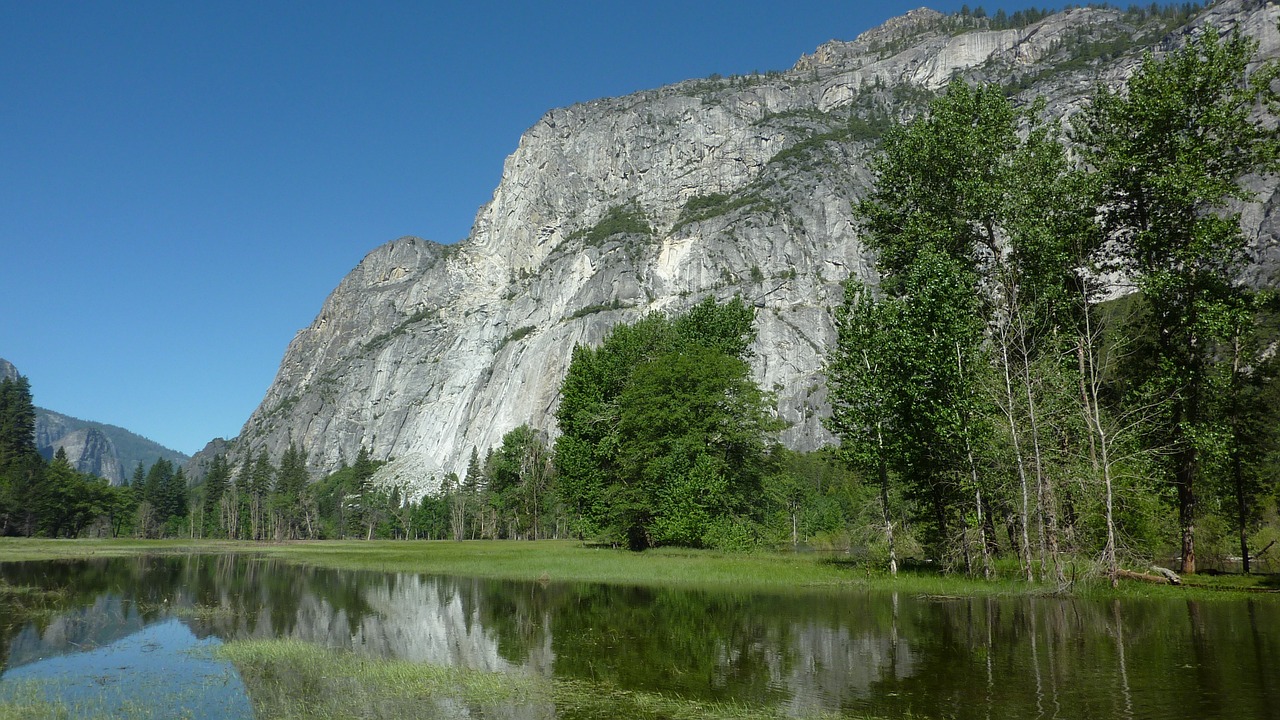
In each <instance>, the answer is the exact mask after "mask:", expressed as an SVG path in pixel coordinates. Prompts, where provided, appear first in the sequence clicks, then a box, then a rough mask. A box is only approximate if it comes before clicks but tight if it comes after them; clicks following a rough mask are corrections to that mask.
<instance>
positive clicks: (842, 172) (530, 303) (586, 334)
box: [236, 0, 1280, 492]
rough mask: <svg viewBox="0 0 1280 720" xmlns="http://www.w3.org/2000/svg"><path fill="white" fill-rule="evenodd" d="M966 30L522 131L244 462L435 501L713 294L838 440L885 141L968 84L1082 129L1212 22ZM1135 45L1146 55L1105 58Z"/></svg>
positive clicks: (321, 344) (275, 402)
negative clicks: (453, 235)
mask: <svg viewBox="0 0 1280 720" xmlns="http://www.w3.org/2000/svg"><path fill="white" fill-rule="evenodd" d="M1278 12H1280V11H1277V8H1276V6H1275V5H1274V4H1271V3H1264V2H1257V1H1256V0H1254V1H1251V0H1229V1H1227V2H1222V3H1219V4H1218V5H1216V6H1215V7H1214V8H1212V9H1211V10H1210V11H1208V12H1207V13H1206V14H1205V17H1202V18H1200V19H1198V20H1197V21H1196V22H1195V23H1193V26H1194V27H1201V26H1203V23H1204V22H1206V20H1207V21H1212V22H1215V23H1217V24H1218V25H1219V26H1225V27H1238V28H1240V29H1242V30H1243V31H1245V32H1248V33H1251V34H1254V35H1255V36H1257V37H1259V38H1260V39H1261V42H1262V46H1263V49H1264V51H1265V52H1267V53H1270V54H1272V55H1274V54H1276V52H1277V46H1280V42H1278V41H1277V39H1276V20H1277V15H1278ZM959 22H960V21H959V20H958V19H957V18H948V17H947V16H943V15H941V14H939V13H936V12H933V11H930V10H917V11H912V12H911V13H908V14H907V15H906V16H904V17H902V18H897V19H895V20H891V21H889V22H888V23H886V24H885V25H884V26H881V27H880V28H876V29H874V30H871V31H868V32H866V33H864V34H862V35H861V36H859V37H858V38H857V39H855V40H854V41H852V42H838V41H833V42H830V43H827V44H825V45H823V46H822V47H820V48H818V50H817V51H816V52H815V53H813V54H812V55H807V56H805V57H803V58H801V59H800V61H799V62H798V63H797V64H796V65H795V67H793V68H792V69H791V70H789V71H786V72H782V73H770V74H767V75H751V76H743V77H732V78H712V79H706V80H690V81H686V82H682V83H677V84H675V85H671V86H668V87H664V88H660V89H657V90H648V91H644V92H639V93H636V94H633V95H629V96H626V97H621V98H611V99H602V100H595V101H592V102H587V103H583V104H580V105H574V106H572V107H567V108H561V109H556V110H552V111H551V112H549V113H547V114H546V115H545V116H544V117H543V118H542V119H541V120H540V121H539V122H538V123H537V124H536V125H534V126H533V127H532V128H530V129H529V130H528V131H527V132H526V133H525V134H524V136H523V137H522V138H521V139H520V143H519V146H518V147H517V148H516V150H515V152H514V153H513V154H512V155H511V156H510V157H509V158H508V159H507V161H506V163H505V165H504V168H503V173H502V179H501V182H500V183H499V185H498V187H497V189H496V190H495V191H494V195H493V199H492V200H491V201H490V202H489V203H488V204H487V205H486V206H485V207H484V208H482V209H481V211H480V212H479V214H478V216H477V217H476V220H475V224H474V226H473V229H472V232H471V235H470V237H469V238H468V239H467V240H466V241H464V242H462V243H459V244H458V245H455V246H447V247H446V246H442V245H438V244H435V243H431V242H428V241H425V240H421V239H417V238H401V239H399V240H395V241H393V242H391V243H388V244H386V245H384V246H382V247H379V248H377V249H375V250H374V251H373V252H371V253H370V254H369V255H368V256H367V257H366V258H365V259H364V260H363V261H362V262H361V263H360V264H359V266H357V267H356V268H355V270H353V271H352V272H351V274H350V275H348V276H347V277H346V278H345V279H344V280H343V281H342V283H341V284H340V285H339V286H338V287H337V289H335V290H334V291H333V293H332V294H331V295H330V296H329V298H328V299H327V300H326V301H325V303H324V306H323V307H322V309H321V311H320V314H319V315H318V316H317V317H316V319H315V321H314V322H313V323H312V324H311V325H310V326H309V327H307V328H305V329H303V330H302V331H300V332H299V333H298V335H297V336H296V337H295V338H294V340H293V342H292V343H291V344H290V345H289V348H288V350H287V352H286V354H285V357H284V360H283V362H282V363H281V366H280V370H279V373H278V375H277V377H276V379H275V382H274V383H273V384H272V386H271V388H270V390H269V391H268V392H267V395H266V397H265V399H264V400H263V402H262V404H261V405H260V406H259V408H258V409H257V410H256V411H255V412H254V413H253V415H252V417H250V418H249V420H248V422H247V423H246V424H245V426H244V428H243V430H242V432H241V435H240V438H239V439H238V441H237V443H236V452H237V453H238V454H243V453H244V452H251V453H256V452H258V451H259V450H260V449H263V448H265V449H267V451H268V452H269V454H271V455H272V457H274V458H278V457H279V456H280V454H281V453H282V452H283V450H284V448H285V447H287V446H288V444H289V443H290V442H294V443H297V444H299V445H300V446H301V447H304V448H305V449H306V450H307V451H308V452H309V453H310V460H311V463H312V466H313V469H314V470H316V471H329V470H332V469H334V468H336V467H338V466H339V465H340V464H341V463H342V462H343V461H344V460H346V461H348V462H349V461H351V460H352V459H354V457H355V456H356V454H357V452H358V451H359V448H360V447H361V446H364V447H367V448H369V449H370V451H371V452H372V454H373V456H374V457H375V458H378V459H390V460H392V461H393V462H391V463H390V464H389V465H388V466H387V467H386V468H385V469H384V470H383V471H382V475H383V477H385V478H387V479H392V480H395V481H397V482H404V483H409V484H411V485H412V486H413V487H414V488H415V489H417V490H418V491H420V492H421V491H429V490H432V489H434V487H436V485H437V484H438V481H439V478H440V477H442V476H443V474H445V473H447V472H451V471H456V472H459V473H461V472H462V470H463V468H464V466H465V464H466V460H467V458H468V456H469V454H470V452H471V448H472V447H476V448H478V449H479V450H480V452H481V453H483V452H484V451H485V450H486V449H488V448H490V447H492V446H494V445H496V444H498V442H499V441H500V439H501V437H502V435H503V434H504V433H505V432H507V431H508V430H510V429H512V428H513V427H515V426H517V425H519V424H521V423H526V422H527V423H530V424H532V425H534V426H535V427H539V428H542V429H545V430H548V431H549V432H551V433H552V434H554V431H555V428H554V417H553V413H554V410H555V407H556V402H557V392H558V388H559V384H560V381H561V379H562V377H563V375H564V371H565V369H566V367H567V365H568V362H569V359H570V356H571V353H572V350H573V347H574V345H575V344H577V343H596V342H599V341H600V340H601V338H602V337H603V336H604V334H605V333H606V332H607V331H608V330H609V328H611V327H612V326H613V325H614V324H616V323H619V322H626V321H632V320H635V319H637V318H638V317H640V316H641V315H643V314H644V313H647V312H652V311H661V312H667V311H676V310H680V309H682V308H685V307H687V306H689V305H691V304H693V303H695V302H697V301H699V300H701V299H702V298H704V297H706V296H708V295H712V296H715V297H717V298H721V299H725V298H729V297H732V296H735V295H740V296H742V297H743V298H745V299H746V300H747V301H748V302H750V303H752V304H753V305H754V306H755V307H756V308H757V329H758V338H757V341H756V344H755V347H754V353H755V356H754V371H755V376H756V379H757V380H758V381H759V382H760V383H761V385H762V387H764V388H765V389H768V390H773V391H775V392H776V394H777V398H778V410H779V413H780V415H781V416H782V417H783V418H784V419H785V420H787V421H788V422H789V423H790V426H789V428H788V429H787V430H786V431H785V432H784V433H783V434H782V440H783V442H785V443H786V444H788V445H789V446H791V447H794V448H799V449H809V448H814V447H818V446H820V445H822V444H824V443H826V442H828V441H829V440H830V438H829V436H828V435H827V433H826V432H825V431H824V430H823V428H822V425H821V418H822V416H823V415H824V413H826V412H827V409H826V404H825V397H824V381H823V376H822V363H823V358H824V356H825V353H826V348H827V346H828V345H829V343H830V342H831V340H832V338H833V328H832V320H831V315H830V308H831V307H832V306H833V305H834V304H835V303H837V302H838V301H839V299H840V293H841V283H842V282H843V281H845V280H846V279H848V278H849V277H860V278H864V279H873V278H872V277H871V275H872V265H871V262H870V259H869V258H868V256H867V253H866V251H865V249H864V248H863V246H862V245H861V243H860V241H859V238H858V231H857V227H856V221H855V218H854V216H853V213H852V203H853V202H854V201H855V200H856V199H857V198H858V197H859V195H860V193H861V192H862V190H863V188H865V187H866V186H867V184H868V182H869V180H870V178H869V174H868V171H867V169H866V162H867V158H868V157H869V154H870V151H871V150H872V148H873V143H874V141H875V140H876V138H877V137H878V135H879V134H880V133H881V132H882V131H883V130H884V129H885V127H887V125H888V124H889V123H891V122H896V121H899V120H902V119H906V118H910V117H912V116H913V115H914V114H916V113H918V112H919V111H920V110H921V109H922V108H923V107H924V104H925V103H926V102H927V100H928V98H929V97H930V94H931V93H933V92H935V91H937V90H939V89H941V88H943V87H944V86H945V85H946V84H947V83H948V82H950V80H951V79H952V78H953V77H961V78H965V79H969V80H974V81H988V82H1002V83H1006V84H1007V85H1008V86H1009V87H1011V88H1012V89H1018V88H1026V89H1025V90H1022V91H1021V95H1020V97H1021V98H1023V99H1026V100H1029V99H1030V98H1032V97H1035V96H1036V95H1042V96H1044V97H1046V99H1047V100H1048V102H1049V107H1050V108H1051V110H1052V111H1053V112H1055V113H1057V114H1061V115H1064V116H1065V115H1069V114H1070V113H1072V112H1073V111H1074V109H1075V108H1076V107H1078V105H1079V103H1080V102H1081V99H1082V98H1083V97H1084V96H1085V95H1086V94H1087V93H1088V92H1089V91H1090V90H1091V89H1092V87H1093V85H1094V83H1095V82H1097V81H1098V80H1099V79H1103V80H1106V81H1109V82H1119V81H1122V80H1123V78H1124V77H1126V76H1127V74H1128V73H1129V72H1131V70H1132V68H1133V67H1134V66H1135V65H1136V63H1137V62H1138V59H1139V57H1140V52H1141V50H1142V49H1143V48H1144V47H1152V46H1156V47H1167V46H1171V45H1173V44H1176V43H1178V42H1179V41H1180V38H1181V37H1183V36H1184V35H1185V34H1186V33H1187V32H1192V31H1195V30H1194V28H1193V27H1189V28H1173V29H1171V28H1167V27H1163V26H1161V25H1160V24H1159V22H1158V20H1149V21H1145V24H1142V23H1139V22H1138V20H1136V19H1134V17H1133V16H1131V15H1126V14H1124V13H1121V12H1120V11H1117V10H1110V9H1086V8H1080V9H1074V10H1071V11H1068V12H1064V13H1058V14H1055V15H1052V16H1050V17H1048V18H1046V19H1044V20H1042V21H1040V22H1037V23H1034V24H1032V25H1030V26H1028V27H1026V28H1021V29H1011V30H996V31H992V30H982V29H966V28H964V27H961V26H960V25H958V23H959ZM1171 30H1172V32H1171ZM1118 38H1126V39H1127V40H1125V43H1127V44H1128V45H1129V48H1128V50H1127V51H1126V52H1124V53H1116V54H1115V56H1114V57H1113V56H1112V55H1106V54H1097V53H1096V52H1094V51H1096V49H1097V48H1098V47H1101V45H1102V44H1103V43H1112V45H1111V46H1109V47H1116V45H1115V42H1116V41H1117V39H1118ZM1258 190H1259V192H1260V195H1261V198H1262V200H1263V202H1260V203H1258V204H1256V205H1254V206H1251V207H1249V208H1247V209H1246V213H1245V225H1246V230H1247V231H1249V232H1251V233H1256V234H1257V235H1258V236H1259V246H1260V249H1261V250H1262V253H1263V256H1264V257H1273V256H1274V254H1275V252H1276V251H1275V249H1274V247H1275V244H1276V243H1275V236H1276V219H1275V217H1276V213H1275V208H1276V206H1277V202H1276V200H1275V195H1274V191H1275V183H1274V181H1272V180H1263V179H1259V181H1258Z"/></svg>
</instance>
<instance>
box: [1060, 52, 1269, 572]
mask: <svg viewBox="0 0 1280 720" xmlns="http://www.w3.org/2000/svg"><path fill="white" fill-rule="evenodd" d="M1256 47H1257V44H1256V42H1255V41H1253V40H1252V39H1249V38H1246V37H1245V36H1242V35H1240V34H1239V33H1238V32H1236V33H1233V34H1232V35H1231V36H1230V37H1227V38H1225V39H1223V38H1221V37H1219V33H1218V30H1217V29H1215V28H1212V27H1207V28H1205V31H1204V32H1202V33H1201V34H1200V35H1199V36H1197V37H1196V38H1194V39H1192V40H1191V41H1190V42H1189V43H1188V44H1187V45H1186V46H1185V47H1183V48H1181V49H1179V50H1177V51H1174V52H1172V53H1170V54H1168V55H1167V56H1165V57H1163V58H1156V57H1155V56H1154V55H1152V54H1148V55H1147V56H1146V57H1145V58H1144V60H1143V62H1142V65H1141V67H1139V69H1138V71H1137V72H1136V73H1135V74H1134V75H1133V77H1132V78H1131V79H1130V80H1129V82H1128V84H1127V86H1126V87H1125V88H1124V89H1122V90H1111V89H1109V88H1106V87H1099V88H1098V90H1097V92H1096V93H1095V95H1094V98H1093V100H1092V102H1091V103H1090V105H1089V106H1088V107H1087V108H1086V110H1085V111H1084V112H1083V113H1081V115H1080V116H1079V121H1078V122H1077V123H1076V125H1075V132H1076V136H1077V139H1078V141H1079V142H1080V145H1081V147H1082V150H1083V156H1084V160H1085V161H1086V162H1087V163H1088V165H1089V167H1090V169H1091V170H1092V179H1093V198H1092V200H1093V202H1092V203H1091V205H1092V206H1094V207H1097V208H1099V210H1098V213H1097V214H1098V218H1099V225H1100V230H1101V233H1102V235H1103V237H1105V238H1106V239H1107V240H1109V241H1111V242H1112V243H1114V245H1115V246H1116V247H1117V248H1118V250H1119V259H1120V260H1121V262H1122V265H1123V267H1124V268H1125V269H1126V270H1127V271H1128V272H1129V273H1130V274H1131V275H1132V276H1133V277H1134V278H1135V279H1136V281H1137V284H1138V288H1139V289H1140V290H1141V292H1142V296H1143V299H1144V301H1145V302H1146V303H1147V304H1148V305H1149V307H1150V314H1151V318H1152V322H1153V324H1154V326H1155V330H1156V333H1155V334H1156V340H1155V346H1154V348H1153V356H1152V358H1151V359H1150V363H1149V365H1148V368H1149V373H1148V380H1147V382H1146V383H1145V390H1146V392H1147V393H1148V394H1149V395H1153V396H1157V397H1160V398H1162V399H1164V400H1165V401H1166V402H1165V404H1164V413H1163V417H1162V418H1161V422H1160V433H1159V435H1158V436H1157V438H1156V440H1155V442H1157V443H1158V444H1159V445H1160V446H1162V448H1163V450H1162V454H1163V455H1164V456H1165V457H1166V458H1167V472H1168V475H1169V478H1170V482H1171V485H1172V486H1173V488H1174V489H1175V491H1176V494H1177V507H1178V516H1179V525H1180V527H1181V538H1180V545H1181V554H1182V572H1184V573H1193V572H1195V569H1196V549H1195V527H1196V518H1197V500H1198V496H1199V493H1200V488H1199V478H1200V477H1201V475H1202V474H1203V468H1202V465H1203V464H1204V459H1205V455H1206V454H1212V453H1214V452H1216V450H1215V449H1214V447H1213V446H1214V445H1216V444H1219V443H1220V442H1221V439H1222V438H1223V437H1224V436H1225V432H1224V430H1223V423H1222V420H1221V418H1217V417H1214V414H1213V413H1212V412H1211V407H1210V405H1211V403H1210V398H1211V397H1213V396H1214V395H1216V394H1217V393H1219V392H1220V391H1221V388H1219V387H1217V385H1216V384H1215V380H1214V378H1215V373H1214V369H1213V365H1214V364H1215V362H1216V357H1217V355H1215V353H1217V349H1218V348H1219V347H1220V346H1222V345H1223V344H1224V343H1225V342H1227V341H1228V338H1229V336H1230V334H1231V328H1232V327H1235V326H1237V325H1238V321H1236V320H1233V316H1234V315H1235V313H1237V312H1238V309H1239V308H1240V307H1241V306H1242V303H1240V302H1239V295H1240V293H1241V291H1242V290H1241V286H1240V284H1239V282H1238V281H1239V279H1240V271H1241V269H1242V268H1243V267H1244V265H1245V262H1246V260H1247V259H1248V253H1247V243H1246V240H1245V238H1244V237H1243V235H1242V233H1241V231H1240V219H1239V215H1238V213H1235V212H1231V211H1229V209H1228V205H1229V203H1230V202H1232V201H1238V200H1245V199H1248V198H1249V197H1250V195H1251V194H1250V192H1249V191H1248V190H1246V189H1245V187H1244V186H1243V185H1242V184H1241V179H1242V178H1243V177H1244V176H1246V175H1248V174H1250V173H1255V172H1259V171H1263V170H1266V169H1270V168H1274V167H1276V158H1277V155H1278V154H1280V139H1277V136H1276V134H1275V131H1274V129H1271V128H1269V127H1267V125H1266V124H1265V123H1263V122H1262V121H1261V119H1260V118H1259V117H1258V116H1257V115H1256V113H1255V111H1256V110H1257V109H1258V108H1259V107H1261V106H1263V105H1265V104H1266V103H1274V102H1275V101H1276V95H1275V93H1274V91H1273V90H1272V85H1273V82H1272V81H1273V80H1274V79H1275V78H1276V75H1277V65H1276V64H1275V63H1267V64H1265V65H1263V66H1261V67H1259V68H1257V69H1254V70H1252V71H1251V70H1250V68H1249V64H1250V62H1251V60H1252V58H1253V54H1254V52H1255V50H1256ZM1217 376H1218V377H1221V374H1218V375H1217Z"/></svg>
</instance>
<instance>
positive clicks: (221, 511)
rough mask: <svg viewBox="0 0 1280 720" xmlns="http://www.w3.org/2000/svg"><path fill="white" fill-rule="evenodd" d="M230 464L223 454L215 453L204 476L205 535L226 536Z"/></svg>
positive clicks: (203, 518) (203, 514)
mask: <svg viewBox="0 0 1280 720" xmlns="http://www.w3.org/2000/svg"><path fill="white" fill-rule="evenodd" d="M230 487H231V466H230V465H229V464H228V463H227V458H226V456H225V455H215V456H214V458H213V460H212V461H211V462H210V463H209V471H208V473H206V474H205V477H204V502H203V513H202V516H203V517H202V521H203V524H204V527H203V529H204V534H205V536H206V537H227V526H228V521H227V505H228V497H227V496H228V494H229V489H230Z"/></svg>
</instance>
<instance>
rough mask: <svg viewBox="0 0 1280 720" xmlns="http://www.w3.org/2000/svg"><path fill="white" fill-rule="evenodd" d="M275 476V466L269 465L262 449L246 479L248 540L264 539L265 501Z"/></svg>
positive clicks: (264, 449) (269, 462) (268, 460)
mask: <svg viewBox="0 0 1280 720" xmlns="http://www.w3.org/2000/svg"><path fill="white" fill-rule="evenodd" d="M245 462H246V464H247V463H248V459H247V458H246V460H245ZM275 475H276V469H275V466H273V465H272V464H271V458H270V457H269V456H268V455H267V450H266V448H263V449H262V450H260V451H259V452H258V457H257V458H256V459H255V460H254V461H253V468H252V470H251V471H250V472H249V478H248V487H247V491H248V495H249V538H250V539H251V540H265V539H266V525H265V521H266V519H267V518H266V513H267V510H268V507H267V500H268V498H269V497H270V495H271V489H272V486H273V484H274V482H275Z"/></svg>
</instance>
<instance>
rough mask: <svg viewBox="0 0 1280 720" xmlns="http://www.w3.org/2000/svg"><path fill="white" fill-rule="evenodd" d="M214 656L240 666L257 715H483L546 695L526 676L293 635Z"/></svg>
mask: <svg viewBox="0 0 1280 720" xmlns="http://www.w3.org/2000/svg"><path fill="white" fill-rule="evenodd" d="M217 655H218V656H219V657H222V658H224V659H227V660H229V661H231V663H232V664H234V665H235V666H236V668H237V669H238V670H239V671H240V676H241V678H242V679H243V680H244V683H245V686H246V687H247V688H248V689H249V696H250V698H251V700H252V702H253V708H254V713H255V715H256V716H257V717H258V718H316V717H323V718H340V717H341V718H383V717H385V718H405V717H464V716H468V715H476V714H479V715H481V716H485V715H487V714H489V712H486V710H488V711H490V712H491V711H493V710H495V709H497V708H500V707H506V706H515V705H519V706H533V707H536V706H538V705H541V704H545V703H546V702H547V700H548V696H547V695H546V694H545V688H544V687H543V686H542V685H541V684H540V683H538V682H536V681H535V680H534V679H533V678H531V677H529V676H523V675H500V674H498V673H488V672H480V671H473V670H464V669H460V668H451V667H442V666H437V665H424V664H418V663H412V662H408V661H404V660H378V659H371V658H367V657H364V656H361V655H357V654H355V653H351V652H347V651H339V650H331V649H327V648H324V647H321V646H319V645H312V644H309V643H304V642H299V641H296V640H246V641H237V642H231V643H227V644H226V645H223V646H222V647H220V648H218V650H217Z"/></svg>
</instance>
